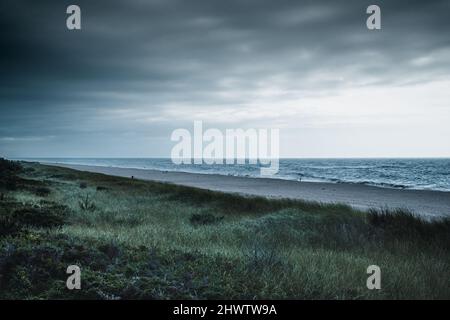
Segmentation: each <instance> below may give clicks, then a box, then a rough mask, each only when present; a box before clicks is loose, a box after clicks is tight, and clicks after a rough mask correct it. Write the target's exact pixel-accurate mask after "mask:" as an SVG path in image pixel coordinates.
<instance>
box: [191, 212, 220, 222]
mask: <svg viewBox="0 0 450 320" xmlns="http://www.w3.org/2000/svg"><path fill="white" fill-rule="evenodd" d="M223 218H224V217H223V216H220V217H218V216H215V215H212V214H210V213H206V214H196V213H194V214H193V215H192V216H191V218H190V222H191V224H193V225H207V224H215V223H218V222H220V221H222V220H223Z"/></svg>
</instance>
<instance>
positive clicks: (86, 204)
mask: <svg viewBox="0 0 450 320" xmlns="http://www.w3.org/2000/svg"><path fill="white" fill-rule="evenodd" d="M78 205H79V206H80V209H81V210H83V211H94V210H95V209H96V208H97V207H96V206H95V203H94V202H93V201H92V200H91V199H90V198H89V194H86V196H85V197H84V198H83V199H81V200H80V201H79V202H78Z"/></svg>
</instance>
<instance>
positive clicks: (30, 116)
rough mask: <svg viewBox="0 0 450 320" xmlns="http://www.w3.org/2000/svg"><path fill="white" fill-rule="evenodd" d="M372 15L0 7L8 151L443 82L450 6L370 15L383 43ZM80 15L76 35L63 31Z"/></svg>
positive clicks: (13, 0) (395, 7)
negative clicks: (18, 142) (220, 111)
mask: <svg viewBox="0 0 450 320" xmlns="http://www.w3.org/2000/svg"><path fill="white" fill-rule="evenodd" d="M372 2H373V1H361V0H354V1H347V0H346V1H299V0H295V1H294V0H293V1H280V0H270V1H263V0H252V1H241V0H234V1H228V0H227V1H223V0H222V1H215V0H201V1H197V0H190V1H188V0H185V1H181V0H157V1H143V0H131V1H111V0H109V1H86V0H84V1H83V0H77V1H20V0H3V1H2V3H1V4H0V27H1V28H0V39H1V50H0V70H1V74H0V114H1V117H0V138H2V137H3V139H10V138H11V137H16V138H20V137H21V138H24V139H28V138H30V139H33V137H43V138H44V139H45V137H55V136H56V137H63V136H70V135H73V134H77V133H83V132H95V133H101V134H110V135H113V134H123V133H127V132H131V131H132V132H139V131H140V130H142V131H145V132H146V133H147V134H152V135H154V136H158V135H167V133H166V132H165V131H164V130H163V129H164V128H166V127H167V125H164V124H162V123H159V124H158V123H157V124H155V123H154V124H152V126H151V128H149V126H148V125H147V126H146V125H144V124H139V123H136V121H135V120H136V117H141V116H143V115H144V114H145V116H147V117H150V118H154V119H159V118H158V117H160V118H161V117H163V118H164V115H165V112H166V111H167V109H168V108H169V107H173V106H176V107H177V108H178V110H182V109H183V108H184V109H186V108H191V107H192V106H196V107H197V108H199V109H200V110H208V109H214V108H224V107H226V106H234V107H239V106H245V104H246V103H249V102H251V101H252V100H253V99H255V97H257V96H258V94H259V92H260V90H264V89H265V88H267V87H279V88H283V91H284V93H283V94H284V95H285V96H289V95H292V96H293V97H295V98H299V97H302V96H309V95H316V94H322V93H323V92H327V91H333V90H336V89H338V88H342V87H349V86H352V87H354V86H368V85H379V84H383V85H386V84H392V85H402V84H405V83H410V82H427V81H431V80H436V79H439V78H441V77H447V76H448V75H449V71H450V70H449V69H450V63H449V62H450V61H449V60H450V59H449V55H448V53H449V51H448V50H449V48H450V38H449V36H448V35H449V34H450V20H449V19H448V17H449V9H450V5H449V2H448V1H376V2H375V3H377V4H378V5H379V6H380V7H381V9H382V30H381V31H368V30H367V28H366V25H365V19H366V16H367V15H366V14H365V10H366V8H367V6H368V5H370V4H372ZM73 3H76V4H78V5H79V6H80V7H81V11H82V30H81V31H69V30H67V29H66V26H65V19H66V14H65V10H66V7H67V6H68V5H69V4H73ZM446 50H447V51H446ZM430 56H431V57H432V58H431V59H430V58H429V57H430ZM236 92H239V94H236ZM124 109H125V110H130V113H129V114H131V115H132V114H133V112H134V114H135V117H134V118H133V116H128V117H127V116H125V115H122V114H121V113H120V110H124ZM115 110H118V113H114V111H115ZM196 110H198V109H196ZM193 112H194V111H193ZM280 112H281V111H280ZM176 121H182V119H166V122H168V123H169V124H170V125H173V124H174V122H176ZM156 122H158V121H156ZM160 122H161V121H160ZM162 122H164V121H162ZM0 146H1V142H0Z"/></svg>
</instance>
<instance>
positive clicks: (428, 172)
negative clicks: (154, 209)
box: [23, 158, 450, 191]
mask: <svg viewBox="0 0 450 320" xmlns="http://www.w3.org/2000/svg"><path fill="white" fill-rule="evenodd" d="M23 160H33V161H40V162H57V163H65V164H83V165H95V166H108V167H122V168H138V169H157V170H166V171H183V172H195V173H205V174H222V175H233V176H248V177H261V176H260V166H259V165H250V164H244V165H237V164H234V165H206V164H202V165H194V164H192V165H175V164H173V163H172V161H171V160H170V159H156V158H144V159H138V158H118V159H113V158H107V159H106V158H39V159H36V158H34V159H23ZM271 178H274V179H287V180H297V181H310V182H334V183H358V184H367V185H373V186H379V187H386V188H399V189H418V190H440V191H450V159H448V158H445V159H444V158H436V159H406V158H405V159H403V158H402V159H280V165H279V172H278V174H276V175H274V176H271Z"/></svg>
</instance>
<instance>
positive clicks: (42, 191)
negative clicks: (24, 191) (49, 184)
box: [34, 187, 51, 197]
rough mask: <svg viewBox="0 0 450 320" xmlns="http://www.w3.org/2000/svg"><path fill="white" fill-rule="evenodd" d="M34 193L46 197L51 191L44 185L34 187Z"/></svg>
mask: <svg viewBox="0 0 450 320" xmlns="http://www.w3.org/2000/svg"><path fill="white" fill-rule="evenodd" d="M34 193H35V194H36V195H37V196H39V197H47V196H48V195H49V194H50V193H51V190H50V189H49V188H46V187H38V188H36V189H34Z"/></svg>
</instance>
